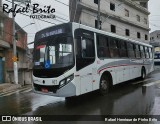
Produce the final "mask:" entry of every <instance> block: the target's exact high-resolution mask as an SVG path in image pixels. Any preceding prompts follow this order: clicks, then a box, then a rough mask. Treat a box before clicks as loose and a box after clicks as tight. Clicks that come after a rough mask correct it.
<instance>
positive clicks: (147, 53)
mask: <svg viewBox="0 0 160 124" xmlns="http://www.w3.org/2000/svg"><path fill="white" fill-rule="evenodd" d="M145 54H146V58H147V59H149V48H148V47H145Z"/></svg>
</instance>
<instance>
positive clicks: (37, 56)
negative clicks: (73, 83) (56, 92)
mask: <svg viewBox="0 0 160 124" xmlns="http://www.w3.org/2000/svg"><path fill="white" fill-rule="evenodd" d="M73 64H74V56H73V38H72V37H69V36H67V37H60V36H57V37H56V36H54V37H51V38H45V39H44V40H43V41H42V40H40V42H39V43H37V44H35V48H34V67H35V68H36V69H42V68H45V69H53V68H64V67H69V66H72V65H73Z"/></svg>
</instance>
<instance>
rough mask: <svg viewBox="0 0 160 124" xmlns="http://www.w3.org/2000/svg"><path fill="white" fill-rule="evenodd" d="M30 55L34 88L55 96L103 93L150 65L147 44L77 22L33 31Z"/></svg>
mask: <svg viewBox="0 0 160 124" xmlns="http://www.w3.org/2000/svg"><path fill="white" fill-rule="evenodd" d="M33 56H34V67H33V87H34V91H35V92H36V93H41V94H45V95H53V96H58V97H72V96H79V95H82V94H85V93H88V92H92V91H95V90H98V89H99V90H100V93H102V94H106V93H108V91H109V88H110V87H111V86H112V85H115V84H118V83H121V82H125V81H128V80H131V79H134V78H138V77H141V78H145V76H146V75H147V74H149V73H151V72H152V71H153V68H154V67H153V66H154V59H153V48H152V46H151V45H149V44H145V43H142V42H139V41H136V40H132V39H128V38H126V37H122V36H118V35H116V34H113V33H109V32H105V31H101V30H97V29H95V28H91V27H88V26H85V25H82V24H78V23H66V24H61V25H56V26H53V27H49V28H46V29H44V30H42V31H39V32H37V33H36V36H35V42H34V55H33Z"/></svg>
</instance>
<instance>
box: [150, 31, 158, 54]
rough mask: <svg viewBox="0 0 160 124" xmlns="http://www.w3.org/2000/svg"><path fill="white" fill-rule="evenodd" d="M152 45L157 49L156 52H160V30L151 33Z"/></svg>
mask: <svg viewBox="0 0 160 124" xmlns="http://www.w3.org/2000/svg"><path fill="white" fill-rule="evenodd" d="M150 44H151V45H153V46H154V47H155V51H157V52H160V30H156V31H153V32H151V33H150Z"/></svg>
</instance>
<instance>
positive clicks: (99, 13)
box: [97, 0, 101, 29]
mask: <svg viewBox="0 0 160 124" xmlns="http://www.w3.org/2000/svg"><path fill="white" fill-rule="evenodd" d="M100 3H101V2H100V0H98V16H97V20H98V29H101V24H100V23H101V22H100V21H101V20H100V18H101V12H100V11H101V10H100V7H101V5H100Z"/></svg>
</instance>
